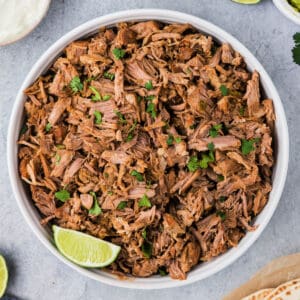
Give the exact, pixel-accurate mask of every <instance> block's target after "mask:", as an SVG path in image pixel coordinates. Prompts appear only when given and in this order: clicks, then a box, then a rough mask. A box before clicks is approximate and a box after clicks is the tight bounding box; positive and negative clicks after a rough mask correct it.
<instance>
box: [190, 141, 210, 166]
mask: <svg viewBox="0 0 300 300" xmlns="http://www.w3.org/2000/svg"><path fill="white" fill-rule="evenodd" d="M207 148H208V150H209V152H208V154H205V153H203V154H201V160H199V159H198V157H197V156H192V157H190V159H189V162H188V164H187V167H188V169H189V171H190V172H195V171H196V170H197V169H199V168H201V169H206V168H207V167H208V164H209V163H210V162H214V161H215V156H214V152H213V151H214V148H215V146H214V144H213V143H209V144H208V145H207Z"/></svg>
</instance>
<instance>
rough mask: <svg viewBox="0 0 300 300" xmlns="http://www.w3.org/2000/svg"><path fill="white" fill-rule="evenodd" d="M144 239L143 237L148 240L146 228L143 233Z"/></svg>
mask: <svg viewBox="0 0 300 300" xmlns="http://www.w3.org/2000/svg"><path fill="white" fill-rule="evenodd" d="M142 237H143V239H144V240H146V239H147V230H146V228H144V229H143V231H142Z"/></svg>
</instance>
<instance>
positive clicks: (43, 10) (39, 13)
mask: <svg viewBox="0 0 300 300" xmlns="http://www.w3.org/2000/svg"><path fill="white" fill-rule="evenodd" d="M22 1H25V0H22ZM50 2H51V0H40V1H39V9H38V8H37V7H30V6H28V4H27V3H26V2H25V3H23V4H24V5H25V6H24V8H23V10H25V11H24V15H25V16H26V14H27V10H28V9H30V10H33V11H31V12H29V15H30V14H32V13H33V12H34V17H31V18H27V20H26V18H24V15H22V16H19V17H18V18H17V19H16V16H15V18H14V24H15V25H14V26H20V24H19V23H18V22H20V21H22V22H25V24H26V25H25V26H23V28H22V29H20V28H18V27H17V28H18V31H17V33H16V32H15V33H14V36H13V37H12V36H11V37H10V38H8V37H6V38H4V39H3V35H2V36H1V34H0V46H6V45H9V44H13V43H15V42H17V41H19V40H21V39H23V38H24V37H25V36H27V35H28V34H29V33H31V32H32V31H33V30H34V29H35V28H36V27H37V26H38V25H39V24H40V23H41V21H42V20H43V18H44V17H45V16H46V14H47V12H48V10H49V6H50ZM9 5H19V3H17V2H12V3H9ZM26 5H27V6H26ZM1 9H2V10H3V9H4V8H3V7H1ZM26 9H27V10H26ZM16 20H17V21H18V22H16ZM28 20H30V23H26V22H29V21H28ZM0 27H1V26H0ZM2 29H3V28H2ZM0 32H1V30H0Z"/></svg>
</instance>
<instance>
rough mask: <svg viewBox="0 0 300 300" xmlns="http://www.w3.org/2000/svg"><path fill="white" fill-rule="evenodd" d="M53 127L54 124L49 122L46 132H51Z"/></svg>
mask: <svg viewBox="0 0 300 300" xmlns="http://www.w3.org/2000/svg"><path fill="white" fill-rule="evenodd" d="M51 128H52V125H51V124H50V123H49V122H48V123H47V125H46V126H45V130H46V132H49V131H50V130H51Z"/></svg>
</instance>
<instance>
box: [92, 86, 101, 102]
mask: <svg viewBox="0 0 300 300" xmlns="http://www.w3.org/2000/svg"><path fill="white" fill-rule="evenodd" d="M90 90H91V91H92V92H93V94H94V95H93V96H92V101H94V102H97V101H101V96H100V93H99V92H98V90H97V89H96V88H95V87H94V86H90Z"/></svg>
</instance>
